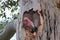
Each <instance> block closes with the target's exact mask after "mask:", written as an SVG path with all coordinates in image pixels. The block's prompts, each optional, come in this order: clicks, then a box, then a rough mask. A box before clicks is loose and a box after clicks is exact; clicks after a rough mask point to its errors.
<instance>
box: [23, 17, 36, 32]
mask: <svg viewBox="0 0 60 40" xmlns="http://www.w3.org/2000/svg"><path fill="white" fill-rule="evenodd" d="M24 21H25V22H26V25H27V26H26V27H28V28H29V29H31V32H32V33H34V32H36V31H37V27H35V26H34V23H33V22H32V21H31V20H30V19H29V18H28V17H24Z"/></svg>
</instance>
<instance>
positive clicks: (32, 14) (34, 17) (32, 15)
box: [23, 9, 41, 31]
mask: <svg viewBox="0 0 60 40" xmlns="http://www.w3.org/2000/svg"><path fill="white" fill-rule="evenodd" d="M25 17H27V18H29V19H30V20H31V21H32V22H33V24H34V26H35V27H36V28H37V29H38V26H40V25H41V24H40V15H39V14H38V10H36V11H34V10H33V9H30V10H29V11H25V12H24V14H23V27H25V26H26V23H25V25H24V18H25ZM25 28H26V27H25ZM36 28H34V30H35V29H36ZM30 30H31V29H30ZM34 30H33V31H34Z"/></svg>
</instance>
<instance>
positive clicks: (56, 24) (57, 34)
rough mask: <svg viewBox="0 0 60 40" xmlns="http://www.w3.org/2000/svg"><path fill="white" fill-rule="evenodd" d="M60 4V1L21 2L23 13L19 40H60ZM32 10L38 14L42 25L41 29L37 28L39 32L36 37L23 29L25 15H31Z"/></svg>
mask: <svg viewBox="0 0 60 40" xmlns="http://www.w3.org/2000/svg"><path fill="white" fill-rule="evenodd" d="M59 2H60V1H59V0H20V2H19V6H20V7H21V11H20V14H19V17H18V26H17V40H60V31H59V29H60V11H59V9H60V6H59V5H60V3H59ZM31 9H33V11H34V12H36V11H37V12H38V13H37V14H39V18H40V23H41V25H40V26H39V27H38V26H37V28H38V31H37V33H36V35H35V36H34V37H33V35H32V34H31V33H30V32H28V31H26V30H24V28H22V24H23V15H24V13H26V12H28V13H30V12H31V11H30V10H31ZM32 17H33V16H32ZM33 20H34V19H33ZM34 22H35V21H34ZM35 24H36V23H35ZM26 34H27V35H26ZM32 37H33V38H32Z"/></svg>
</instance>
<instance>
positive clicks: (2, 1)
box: [0, 0, 19, 20]
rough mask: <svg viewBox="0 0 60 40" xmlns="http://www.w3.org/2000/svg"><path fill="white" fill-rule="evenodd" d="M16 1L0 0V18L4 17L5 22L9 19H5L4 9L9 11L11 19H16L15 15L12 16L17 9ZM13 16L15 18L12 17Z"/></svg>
mask: <svg viewBox="0 0 60 40" xmlns="http://www.w3.org/2000/svg"><path fill="white" fill-rule="evenodd" d="M18 1H19V0H0V5H1V6H0V17H2V18H3V17H5V18H6V20H7V19H10V18H9V17H8V18H7V16H6V12H5V10H6V8H8V10H10V11H11V15H12V18H13V19H15V16H16V18H17V14H18V13H17V14H13V13H14V12H15V11H16V10H17V9H18ZM13 15H15V16H13Z"/></svg>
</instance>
